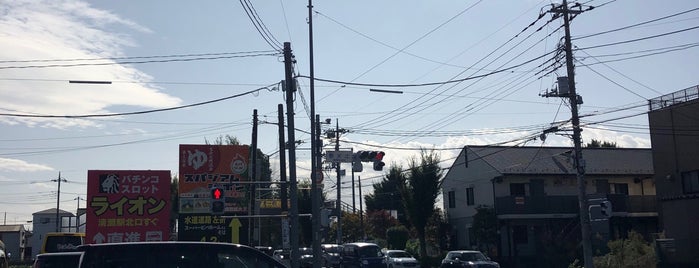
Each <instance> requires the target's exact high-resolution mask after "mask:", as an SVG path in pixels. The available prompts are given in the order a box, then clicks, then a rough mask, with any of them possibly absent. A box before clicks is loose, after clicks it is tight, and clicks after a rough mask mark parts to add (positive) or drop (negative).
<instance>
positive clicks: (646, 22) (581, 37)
mask: <svg viewBox="0 0 699 268" xmlns="http://www.w3.org/2000/svg"><path fill="white" fill-rule="evenodd" d="M697 10H699V7H698V8H693V9H690V10H687V11H682V12H679V13H675V14H672V15H668V16H664V17H660V18H657V19H653V20H649V21H644V22H640V23H636V24H632V25H628V26H624V27H620V28H616V29H612V30H607V31H604V32H599V33H593V34H588V35H583V36H577V37H575V36H574V37H572V38H571V39H572V40H580V39H585V38H589V37H593V36H599V35H604V34H608V33H613V32H618V31H621V30H626V29H630V28H634V27H638V26H641V25H645V24H649V23H653V22H656V21H661V20H664V19H668V18H672V17H677V16H679V15H682V14H686V13H690V12H694V11H697Z"/></svg>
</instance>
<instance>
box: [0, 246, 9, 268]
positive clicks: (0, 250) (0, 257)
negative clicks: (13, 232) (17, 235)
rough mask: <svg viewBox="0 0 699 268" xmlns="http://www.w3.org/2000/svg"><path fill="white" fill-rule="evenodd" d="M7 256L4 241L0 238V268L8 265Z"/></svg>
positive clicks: (5, 267)
mask: <svg viewBox="0 0 699 268" xmlns="http://www.w3.org/2000/svg"><path fill="white" fill-rule="evenodd" d="M7 259H8V256H7V255H5V243H3V242H2V240H0V268H7V267H10V264H9V261H8V260H7Z"/></svg>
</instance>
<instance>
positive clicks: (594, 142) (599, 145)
mask: <svg viewBox="0 0 699 268" xmlns="http://www.w3.org/2000/svg"><path fill="white" fill-rule="evenodd" d="M585 147H587V148H617V147H618V146H617V144H616V142H609V141H598V140H595V139H592V141H590V142H589V143H587V144H586V145H585Z"/></svg>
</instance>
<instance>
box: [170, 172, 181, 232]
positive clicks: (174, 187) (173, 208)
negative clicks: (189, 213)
mask: <svg viewBox="0 0 699 268" xmlns="http://www.w3.org/2000/svg"><path fill="white" fill-rule="evenodd" d="M170 204H171V205H170V232H172V233H173V234H175V233H177V218H179V216H180V184H179V179H178V178H177V176H175V177H172V180H170ZM175 240H176V239H175Z"/></svg>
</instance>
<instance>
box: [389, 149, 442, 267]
mask: <svg viewBox="0 0 699 268" xmlns="http://www.w3.org/2000/svg"><path fill="white" fill-rule="evenodd" d="M439 162H440V160H439V156H438V155H437V154H436V153H435V152H434V151H430V152H426V151H424V150H423V151H422V152H421V156H420V161H419V162H418V160H417V159H415V158H412V159H411V160H410V164H409V172H408V174H407V176H406V178H405V181H404V183H401V184H400V187H399V189H400V193H401V196H402V201H403V206H404V208H405V212H406V214H407V216H408V220H409V221H410V223H411V224H412V226H413V228H415V231H416V232H417V237H418V240H419V242H420V257H422V258H425V257H427V241H426V239H425V237H426V236H425V227H426V226H427V223H428V221H429V219H430V218H431V217H432V215H433V214H434V212H435V202H436V200H437V197H438V196H439V193H440V188H439V187H440V182H441V179H442V175H443V170H442V168H441V167H440V166H439Z"/></svg>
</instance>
